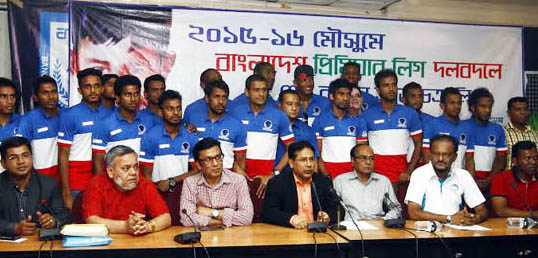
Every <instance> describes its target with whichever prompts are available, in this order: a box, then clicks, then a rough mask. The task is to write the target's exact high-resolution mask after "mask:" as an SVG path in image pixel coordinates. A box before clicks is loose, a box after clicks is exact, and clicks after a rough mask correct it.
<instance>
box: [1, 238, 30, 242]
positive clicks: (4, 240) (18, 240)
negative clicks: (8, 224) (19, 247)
mask: <svg viewBox="0 0 538 258" xmlns="http://www.w3.org/2000/svg"><path fill="white" fill-rule="evenodd" d="M24 241H26V238H23V237H21V238H19V239H15V240H7V239H0V242H9V243H22V242H24Z"/></svg>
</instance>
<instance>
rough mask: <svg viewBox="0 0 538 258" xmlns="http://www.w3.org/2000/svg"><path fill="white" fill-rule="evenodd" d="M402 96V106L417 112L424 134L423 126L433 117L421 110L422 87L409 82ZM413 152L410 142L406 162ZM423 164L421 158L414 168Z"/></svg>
mask: <svg viewBox="0 0 538 258" xmlns="http://www.w3.org/2000/svg"><path fill="white" fill-rule="evenodd" d="M402 95H403V98H402V102H403V104H404V105H406V106H408V107H410V108H412V109H414V110H416V111H417V115H418V118H419V119H420V122H421V123H422V131H423V132H424V127H425V125H427V124H429V123H430V122H431V121H432V120H433V119H434V116H432V115H430V114H427V113H424V112H422V110H421V109H422V106H423V105H424V91H423V90H422V86H420V84H418V83H416V82H410V83H408V84H406V85H405V86H404V87H403V94H402ZM414 150H415V145H414V144H412V142H411V144H409V149H408V152H407V162H410V161H411V158H412V155H413V152H414ZM424 164H426V162H424V159H423V157H422V156H421V157H420V159H419V161H418V163H417V166H416V167H420V166H422V165H424Z"/></svg>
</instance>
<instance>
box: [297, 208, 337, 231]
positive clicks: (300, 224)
mask: <svg viewBox="0 0 538 258" xmlns="http://www.w3.org/2000/svg"><path fill="white" fill-rule="evenodd" d="M330 220H331V218H330V217H329V214H327V213H326V212H324V211H318V219H317V221H318V222H326V223H329V221H330ZM290 224H291V225H292V226H293V227H294V228H297V229H303V228H306V226H307V225H308V219H307V218H305V217H303V216H299V215H293V217H291V219H290Z"/></svg>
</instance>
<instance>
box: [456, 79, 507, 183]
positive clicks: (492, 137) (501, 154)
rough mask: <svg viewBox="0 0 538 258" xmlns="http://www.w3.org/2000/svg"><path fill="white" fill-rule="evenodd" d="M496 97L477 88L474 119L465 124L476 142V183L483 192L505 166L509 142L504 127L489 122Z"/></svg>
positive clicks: (473, 95) (471, 96) (472, 103)
mask: <svg viewBox="0 0 538 258" xmlns="http://www.w3.org/2000/svg"><path fill="white" fill-rule="evenodd" d="M493 102H494V99H493V95H492V94H491V93H490V92H489V90H488V89H486V88H478V89H475V90H473V91H472V92H471V94H469V100H468V102H467V104H468V105H469V111H471V113H472V116H471V118H469V119H467V120H465V121H463V122H462V124H463V126H464V127H465V128H467V129H468V130H470V131H471V139H472V140H473V141H474V142H473V143H474V165H475V175H474V176H475V179H476V183H477V184H478V186H479V187H480V189H481V190H482V191H483V192H486V191H488V190H489V183H490V182H491V180H492V179H493V177H494V176H495V175H496V174H497V173H499V172H500V171H502V170H504V167H505V165H506V152H507V148H506V139H505V136H504V130H503V128H502V127H501V126H500V125H498V124H496V123H492V122H490V121H489V119H490V118H491V110H492V109H493Z"/></svg>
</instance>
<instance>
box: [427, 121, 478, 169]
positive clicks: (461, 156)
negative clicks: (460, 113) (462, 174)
mask: <svg viewBox="0 0 538 258" xmlns="http://www.w3.org/2000/svg"><path fill="white" fill-rule="evenodd" d="M439 134H443V135H450V136H452V137H454V138H456V139H458V141H459V145H458V157H457V158H456V161H455V162H454V163H453V164H452V167H453V168H462V169H465V154H469V153H473V152H474V144H473V141H472V140H469V139H470V138H469V136H470V134H471V133H470V132H469V131H468V130H467V129H465V128H464V127H463V126H462V121H461V120H458V121H456V123H454V122H452V121H451V120H449V119H447V118H446V117H445V116H444V115H441V116H439V117H436V118H435V119H433V120H432V121H431V122H430V123H428V124H426V125H425V126H424V137H423V138H422V148H423V149H428V150H429V149H430V140H431V139H432V138H433V137H435V136H436V135H439Z"/></svg>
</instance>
